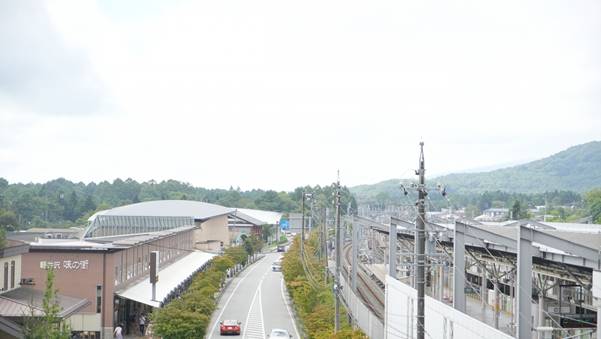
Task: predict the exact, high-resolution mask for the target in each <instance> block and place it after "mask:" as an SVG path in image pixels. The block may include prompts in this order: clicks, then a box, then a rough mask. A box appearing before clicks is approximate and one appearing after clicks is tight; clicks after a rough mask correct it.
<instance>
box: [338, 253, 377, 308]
mask: <svg viewBox="0 0 601 339" xmlns="http://www.w3.org/2000/svg"><path fill="white" fill-rule="evenodd" d="M343 251H344V255H343V258H344V265H342V266H343V271H344V274H345V276H346V277H347V278H348V279H347V281H348V282H349V285H350V280H351V279H350V277H351V269H350V267H351V262H352V261H351V260H352V259H351V246H346V247H345V248H344V250H343ZM357 294H358V295H359V297H360V298H361V299H362V300H363V303H364V304H365V305H366V306H367V307H368V308H369V309H370V310H372V311H373V312H374V314H375V315H376V316H377V317H378V318H380V319H382V320H383V319H384V284H383V283H382V282H381V281H380V280H379V279H377V278H375V277H373V275H372V274H371V273H370V272H367V271H366V270H365V268H364V267H363V265H357Z"/></svg>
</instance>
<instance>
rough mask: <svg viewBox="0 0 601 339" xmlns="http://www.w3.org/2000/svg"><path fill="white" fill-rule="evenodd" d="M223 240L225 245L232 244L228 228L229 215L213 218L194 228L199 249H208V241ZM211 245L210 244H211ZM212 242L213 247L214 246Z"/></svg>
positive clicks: (196, 244) (216, 241) (196, 245)
mask: <svg viewBox="0 0 601 339" xmlns="http://www.w3.org/2000/svg"><path fill="white" fill-rule="evenodd" d="M221 241H223V246H229V245H230V234H229V229H228V222H227V215H222V216H218V217H214V218H211V219H209V220H207V221H205V222H203V223H201V224H200V228H198V229H195V230H194V244H195V247H196V248H198V249H205V250H206V249H207V248H206V246H207V244H208V243H211V242H212V243H217V246H219V242H221ZM209 245H210V244H209ZM214 245H215V244H212V246H211V247H214Z"/></svg>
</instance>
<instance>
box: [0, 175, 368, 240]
mask: <svg viewBox="0 0 601 339" xmlns="http://www.w3.org/2000/svg"><path fill="white" fill-rule="evenodd" d="M303 192H311V193H313V195H314V197H315V203H316V205H317V206H322V205H323V206H325V205H328V204H329V205H331V200H332V199H333V194H334V193H333V192H334V188H333V186H305V187H298V188H296V189H295V190H294V191H291V192H284V191H279V192H278V191H274V190H261V189H253V190H248V191H242V190H240V188H233V187H230V188H229V189H207V188H203V187H195V186H193V185H191V184H189V183H185V182H181V181H177V180H166V181H160V182H158V181H154V180H150V181H146V182H137V181H136V180H133V179H126V180H122V179H115V180H114V181H113V182H108V181H102V182H99V183H94V182H91V183H88V184H85V183H83V182H78V183H75V182H71V181H69V180H66V179H64V178H59V179H55V180H51V181H48V182H46V183H27V184H23V183H9V182H8V181H7V180H6V179H4V178H0V226H4V227H6V228H7V229H9V230H12V229H19V228H29V227H45V226H59V227H64V226H73V225H83V224H85V223H86V220H87V218H88V217H89V216H90V215H92V214H93V213H94V212H96V211H98V210H104V209H108V208H112V207H117V206H122V205H127V204H132V203H137V202H142V201H150V200H196V201H203V202H208V203H213V204H218V205H222V206H226V207H237V208H253V209H262V210H269V211H278V212H284V213H288V212H299V211H300V201H301V196H302V193H303ZM342 202H343V203H344V204H345V206H347V205H349V206H351V208H353V209H354V210H356V206H357V203H356V202H355V199H354V198H353V196H352V195H351V194H350V192H349V190H348V188H347V187H343V189H342Z"/></svg>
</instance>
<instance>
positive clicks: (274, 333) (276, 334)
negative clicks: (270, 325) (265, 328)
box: [267, 328, 292, 339]
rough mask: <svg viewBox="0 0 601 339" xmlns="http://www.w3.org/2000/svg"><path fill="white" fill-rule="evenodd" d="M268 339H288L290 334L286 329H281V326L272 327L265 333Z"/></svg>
mask: <svg viewBox="0 0 601 339" xmlns="http://www.w3.org/2000/svg"><path fill="white" fill-rule="evenodd" d="M267 338H269V339H274V338H275V339H284V338H285V339H290V338H292V334H290V333H288V331H286V330H282V329H281V328H274V329H272V330H271V333H269V334H268V335H267Z"/></svg>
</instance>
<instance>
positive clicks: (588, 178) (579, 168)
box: [351, 141, 601, 201]
mask: <svg viewBox="0 0 601 339" xmlns="http://www.w3.org/2000/svg"><path fill="white" fill-rule="evenodd" d="M430 181H431V182H436V183H443V184H444V185H445V186H447V187H448V190H449V191H450V192H456V193H482V192H486V191H505V192H519V193H541V192H550V191H555V190H558V191H561V190H565V191H577V192H584V191H588V190H590V189H593V188H595V187H601V141H593V142H589V143H586V144H582V145H577V146H573V147H570V148H568V149H566V150H564V151H561V152H559V153H557V154H554V155H552V156H549V157H547V158H544V159H540V160H536V161H533V162H529V163H526V164H523V165H518V166H513V167H508V168H503V169H498V170H495V171H490V172H481V173H457V174H449V175H445V176H442V177H438V178H434V179H431V180H430ZM398 185H399V180H398V179H393V180H387V181H382V182H380V183H377V184H374V185H361V186H356V187H352V188H351V192H352V193H353V194H355V195H356V197H357V198H358V200H359V201H365V200H371V199H373V198H375V197H376V196H377V195H378V194H382V193H384V194H391V193H392V192H394V194H396V193H397V191H399V188H398Z"/></svg>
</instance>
